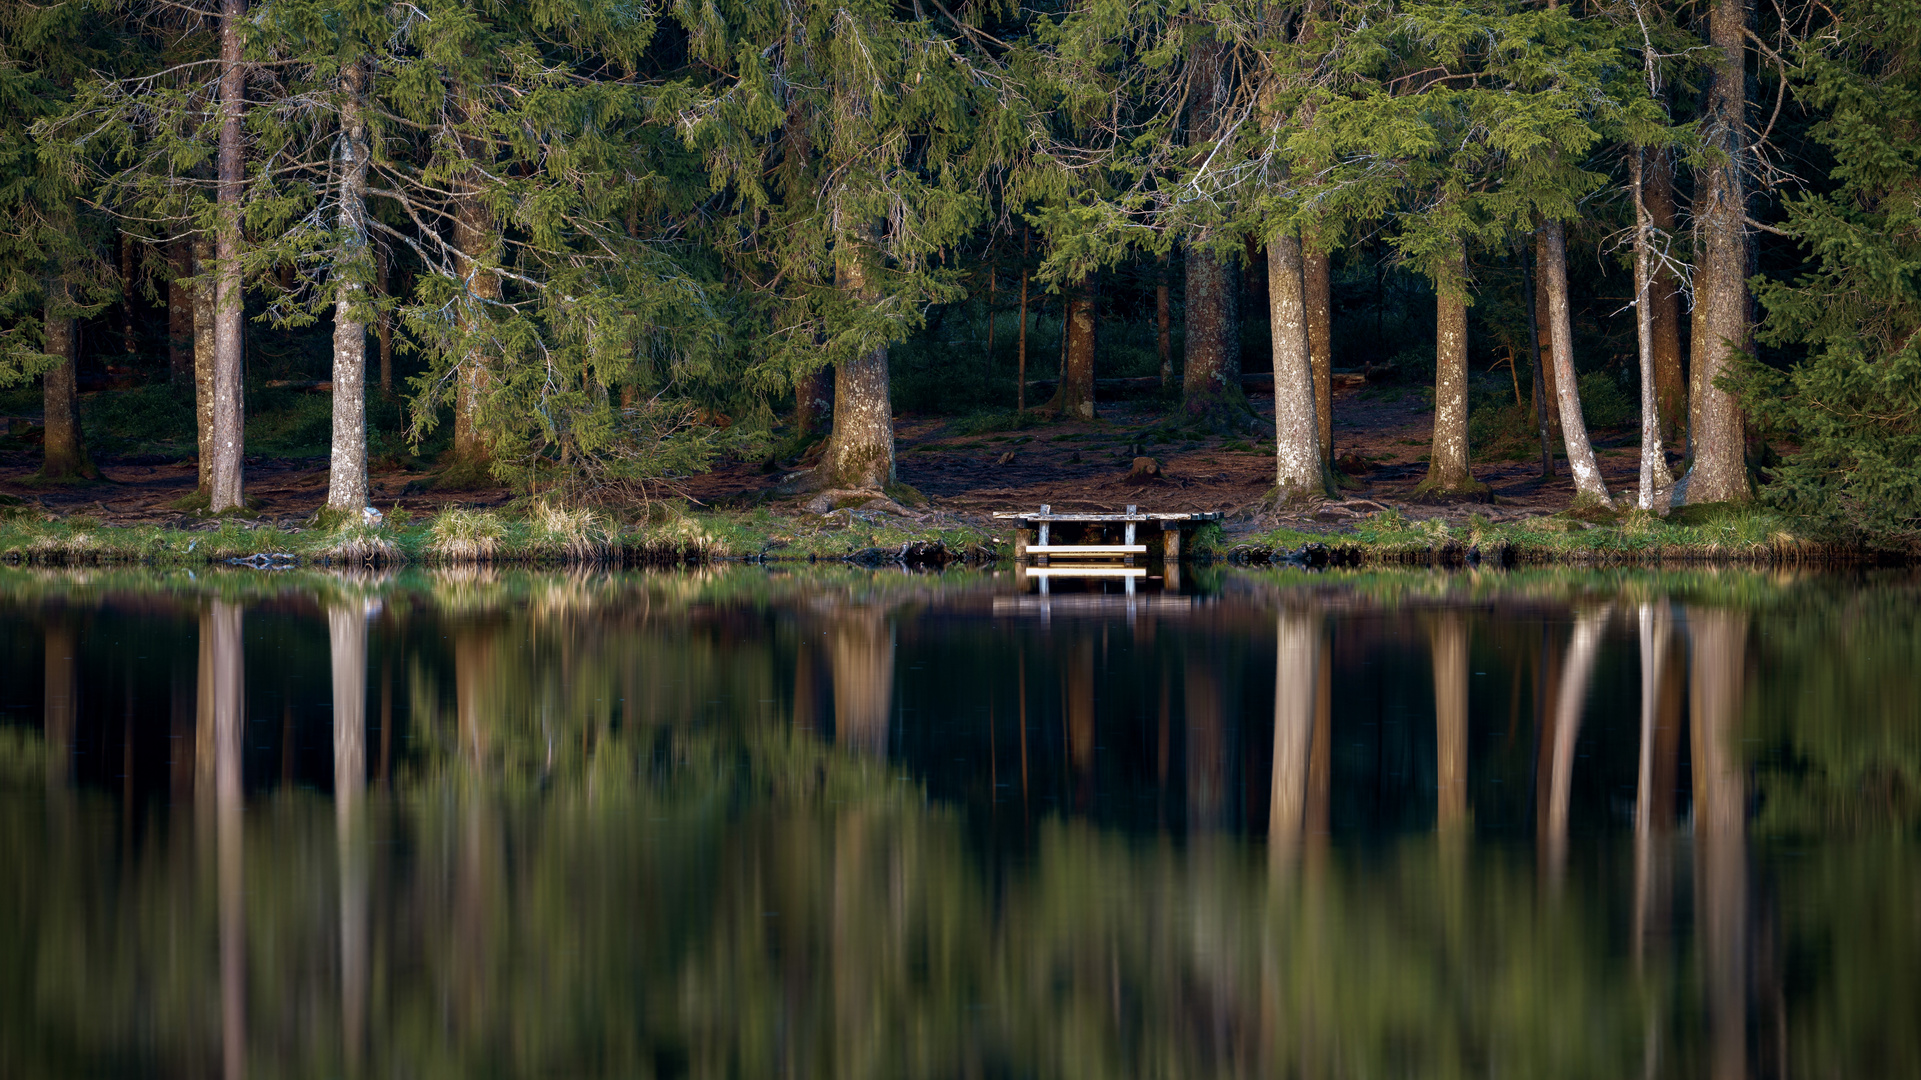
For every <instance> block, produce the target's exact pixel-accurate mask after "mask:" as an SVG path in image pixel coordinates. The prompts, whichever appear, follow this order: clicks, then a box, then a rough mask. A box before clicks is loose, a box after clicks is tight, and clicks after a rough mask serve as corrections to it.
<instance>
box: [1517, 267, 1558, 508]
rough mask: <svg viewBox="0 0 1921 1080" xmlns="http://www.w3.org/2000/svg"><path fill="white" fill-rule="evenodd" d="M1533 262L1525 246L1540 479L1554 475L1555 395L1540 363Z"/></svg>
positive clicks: (1523, 275) (1523, 279)
mask: <svg viewBox="0 0 1921 1080" xmlns="http://www.w3.org/2000/svg"><path fill="white" fill-rule="evenodd" d="M1536 276H1537V275H1535V273H1534V260H1533V257H1532V255H1531V254H1530V253H1529V252H1528V251H1527V248H1526V246H1525V245H1523V247H1522V253H1521V288H1522V289H1523V290H1524V291H1525V292H1526V293H1527V340H1528V355H1529V362H1528V363H1529V366H1528V371H1529V373H1530V374H1531V375H1532V376H1533V382H1534V423H1535V426H1536V428H1537V429H1538V430H1539V432H1540V436H1541V477H1542V479H1546V478H1548V477H1551V476H1553V475H1554V445H1553V440H1552V439H1551V438H1550V437H1549V436H1550V432H1549V430H1548V429H1549V424H1548V414H1549V412H1550V411H1551V409H1552V406H1551V402H1552V400H1553V395H1551V394H1549V393H1548V392H1547V370H1548V366H1547V365H1544V364H1542V363H1541V320H1540V308H1541V305H1540V304H1539V303H1537V302H1536V301H1538V300H1539V299H1540V294H1539V291H1538V290H1536V289H1535V287H1534V279H1535V277H1536Z"/></svg>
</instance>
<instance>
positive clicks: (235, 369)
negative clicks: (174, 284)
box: [209, 0, 247, 514]
mask: <svg viewBox="0 0 1921 1080" xmlns="http://www.w3.org/2000/svg"><path fill="white" fill-rule="evenodd" d="M246 19H247V0H220V138H219V159H218V163H217V164H218V168H219V180H218V186H217V188H216V199H217V201H218V203H219V210H220V218H219V221H220V224H219V229H218V230H217V231H216V233H215V236H214V255H215V260H214V276H215V285H214V313H213V323H214V334H213V338H214V344H213V431H214V437H213V475H212V477H211V480H212V485H211V490H210V491H209V498H210V502H209V508H210V509H211V510H212V511H213V512H214V513H216V514H218V513H221V512H223V511H226V510H237V509H241V508H242V507H243V505H244V503H243V499H244V493H243V491H242V482H243V477H242V474H241V464H242V458H243V455H244V453H245V447H246V432H245V429H244V424H245V412H244V409H245V405H244V402H243V400H242V393H243V387H242V383H241V378H242V375H243V371H242V367H241V365H242V362H243V360H244V355H243V350H244V349H245V348H246V324H245V322H244V321H243V320H244V319H245V318H246V311H245V309H244V305H245V296H244V295H243V291H242V289H243V282H242V281H241V276H240V243H241V237H240V226H241V222H240V200H241V196H242V194H243V189H244V185H245V183H246V179H247V177H246V160H245V158H244V156H243V154H244V151H243V147H242V144H241V138H242V137H243V135H244V132H243V130H242V123H243V122H244V119H245V115H246V108H247V102H246V95H247V69H246V66H245V65H244V64H243V63H242V62H241V42H240V35H241V32H242V30H241V28H242V25H243V24H244V23H245V22H246Z"/></svg>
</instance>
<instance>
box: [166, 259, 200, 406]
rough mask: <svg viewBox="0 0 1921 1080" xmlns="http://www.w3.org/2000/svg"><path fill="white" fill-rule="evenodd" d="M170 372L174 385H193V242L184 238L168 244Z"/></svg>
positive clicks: (168, 366) (169, 376)
mask: <svg viewBox="0 0 1921 1080" xmlns="http://www.w3.org/2000/svg"><path fill="white" fill-rule="evenodd" d="M167 264H168V268H169V270H170V272H171V279H170V280H169V281H168V282H167V375H168V378H169V379H170V380H171V381H172V382H173V384H174V385H175V386H190V385H192V384H193V300H194V290H193V289H192V288H191V287H189V286H188V285H187V282H186V279H187V278H190V277H192V276H193V241H191V240H188V239H185V238H182V239H179V240H175V241H174V242H173V243H171V244H169V245H167Z"/></svg>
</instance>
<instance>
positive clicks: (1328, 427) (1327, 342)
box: [1301, 248, 1334, 469]
mask: <svg viewBox="0 0 1921 1080" xmlns="http://www.w3.org/2000/svg"><path fill="white" fill-rule="evenodd" d="M1331 263H1332V260H1331V259H1330V258H1329V257H1328V255H1327V253H1326V252H1324V251H1315V250H1313V249H1312V248H1307V249H1305V251H1304V253H1303V255H1302V257H1301V282H1302V284H1303V285H1304V286H1305V287H1306V291H1307V355H1308V358H1309V359H1310V360H1311V361H1312V362H1313V364H1314V419H1315V422H1316V423H1317V424H1318V425H1319V426H1320V429H1321V460H1322V461H1323V462H1324V463H1326V465H1327V467H1328V468H1330V469H1331V468H1333V466H1334V299H1333V280H1332V279H1333V267H1332V266H1331V265H1330V264H1331Z"/></svg>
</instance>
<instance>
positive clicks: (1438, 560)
mask: <svg viewBox="0 0 1921 1080" xmlns="http://www.w3.org/2000/svg"><path fill="white" fill-rule="evenodd" d="M1316 544H1319V545H1325V546H1326V547H1327V548H1329V549H1330V554H1331V556H1332V558H1333V560H1334V561H1337V562H1343V563H1348V564H1352V565H1440V566H1452V565H1460V564H1463V563H1471V562H1484V563H1495V564H1498V565H1504V566H1514V565H1547V564H1567V565H1579V566H1622V565H1637V564H1648V563H1662V562H1700V563H1742V564H1759V565H1801V564H1817V563H1835V564H1857V563H1867V562H1888V561H1900V562H1911V561H1912V555H1911V554H1907V553H1900V552H1885V551H1875V550H1871V549H1869V548H1867V547H1865V546H1863V545H1860V544H1857V543H1849V542H1846V541H1839V540H1835V539H1831V538H1823V537H1820V536H1817V535H1815V534H1814V532H1813V531H1812V530H1809V529H1807V528H1806V527H1805V526H1803V525H1802V524H1800V523H1798V522H1796V521H1794V520H1792V519H1790V518H1788V517H1786V516H1784V515H1781V514H1779V513H1777V512H1775V511H1771V510H1768V509H1765V508H1761V507H1757V506H1735V505H1708V506H1689V507H1683V508H1681V509H1678V510H1676V511H1674V512H1673V513H1672V514H1670V515H1669V516H1667V517H1665V518H1662V517H1657V516H1655V515H1654V514H1649V513H1643V512H1639V511H1629V512H1626V513H1606V512H1581V511H1570V512H1568V513H1565V514H1555V515H1552V516H1543V517H1532V518H1525V519H1521V520H1517V521H1502V522H1495V521H1490V520H1488V519H1486V518H1483V517H1479V516H1472V517H1469V518H1467V519H1466V520H1465V521H1461V522H1452V521H1447V520H1443V519H1441V518H1438V517H1436V518H1429V519H1425V520H1419V519H1416V518H1413V517H1409V516H1407V515H1404V514H1402V513H1401V512H1399V511H1396V510H1387V511H1384V512H1381V513H1376V514H1373V515H1370V516H1368V517H1365V518H1362V519H1359V520H1358V521H1356V522H1355V523H1354V524H1353V525H1351V526H1348V527H1347V528H1345V529H1343V530H1341V531H1339V532H1336V533H1331V534H1329V533H1310V532H1304V531H1300V530H1293V529H1278V530H1274V531H1271V532H1265V533H1261V534H1258V535H1256V536H1253V537H1249V538H1246V539H1245V540H1243V541H1242V542H1240V543H1238V544H1236V545H1234V547H1233V548H1232V549H1231V551H1230V552H1229V553H1228V554H1229V555H1230V556H1231V557H1233V558H1235V559H1237V560H1240V561H1247V562H1254V563H1262V562H1270V561H1279V560H1283V559H1287V558H1289V557H1293V558H1299V557H1300V553H1301V552H1302V551H1303V549H1307V550H1309V551H1313V545H1316Z"/></svg>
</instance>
